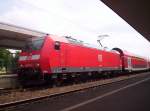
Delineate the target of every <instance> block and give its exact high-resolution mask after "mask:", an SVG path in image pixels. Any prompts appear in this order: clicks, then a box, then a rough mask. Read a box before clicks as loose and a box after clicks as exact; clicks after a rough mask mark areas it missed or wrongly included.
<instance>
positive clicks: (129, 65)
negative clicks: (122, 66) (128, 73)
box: [128, 57, 132, 70]
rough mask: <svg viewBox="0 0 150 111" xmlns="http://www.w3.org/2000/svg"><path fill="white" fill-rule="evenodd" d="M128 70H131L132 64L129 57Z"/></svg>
mask: <svg viewBox="0 0 150 111" xmlns="http://www.w3.org/2000/svg"><path fill="white" fill-rule="evenodd" d="M128 69H129V70H131V69H132V64H131V57H128Z"/></svg>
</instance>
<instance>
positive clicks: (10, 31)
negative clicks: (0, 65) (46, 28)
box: [0, 23, 45, 49]
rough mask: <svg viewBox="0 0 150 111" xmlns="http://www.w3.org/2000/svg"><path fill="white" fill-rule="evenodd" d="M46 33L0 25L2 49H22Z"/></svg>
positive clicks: (4, 24)
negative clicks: (33, 39)
mask: <svg viewBox="0 0 150 111" xmlns="http://www.w3.org/2000/svg"><path fill="white" fill-rule="evenodd" d="M44 35H45V33H42V32H38V31H34V30H30V29H26V28H23V27H18V26H14V25H10V24H6V23H0V47H4V48H11V49H22V48H23V47H24V46H25V44H26V43H27V42H28V41H30V40H31V39H32V38H36V37H42V36H44Z"/></svg>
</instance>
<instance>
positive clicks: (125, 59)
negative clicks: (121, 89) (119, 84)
mask: <svg viewBox="0 0 150 111" xmlns="http://www.w3.org/2000/svg"><path fill="white" fill-rule="evenodd" d="M18 62H19V69H18V77H19V80H20V81H21V83H22V84H28V83H30V82H31V81H32V82H34V83H37V82H38V81H46V82H49V83H51V82H52V81H57V82H59V83H60V81H63V80H65V79H69V80H75V81H78V80H79V79H81V78H82V79H83V78H92V77H95V76H96V77H97V76H101V75H104V74H105V75H107V74H109V75H113V74H116V73H117V74H121V73H122V72H127V71H128V72H132V71H146V70H149V69H150V61H148V60H147V59H145V58H142V57H138V56H135V55H132V54H129V53H126V52H125V51H123V50H121V49H119V48H113V49H112V50H111V51H106V50H102V49H99V48H96V47H91V46H89V45H87V44H85V43H83V42H82V41H79V40H76V39H74V38H72V37H67V36H66V37H58V36H55V35H46V36H45V37H40V38H36V39H33V40H32V41H31V42H29V43H27V44H26V46H25V48H24V49H23V50H22V52H21V53H20V55H19V60H18Z"/></svg>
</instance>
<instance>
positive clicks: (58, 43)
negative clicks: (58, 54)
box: [54, 41, 60, 50]
mask: <svg viewBox="0 0 150 111" xmlns="http://www.w3.org/2000/svg"><path fill="white" fill-rule="evenodd" d="M54 49H55V50H60V42H59V41H56V42H55V44H54Z"/></svg>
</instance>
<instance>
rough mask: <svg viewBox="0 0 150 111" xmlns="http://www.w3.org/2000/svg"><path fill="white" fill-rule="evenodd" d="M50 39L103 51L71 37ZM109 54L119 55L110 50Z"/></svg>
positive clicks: (52, 36)
mask: <svg viewBox="0 0 150 111" xmlns="http://www.w3.org/2000/svg"><path fill="white" fill-rule="evenodd" d="M49 37H51V38H52V39H53V40H54V41H60V42H65V43H72V44H75V45H81V46H84V47H88V48H94V49H98V50H102V48H101V47H99V46H98V45H94V44H89V43H85V42H83V41H81V40H77V39H75V38H72V37H71V36H57V35H50V36H49ZM108 52H112V53H117V52H116V51H112V50H110V51H108Z"/></svg>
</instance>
